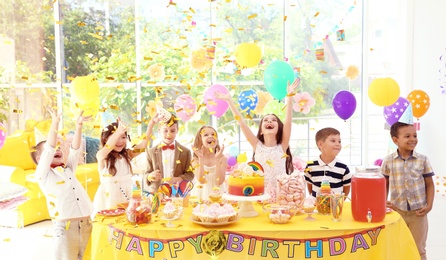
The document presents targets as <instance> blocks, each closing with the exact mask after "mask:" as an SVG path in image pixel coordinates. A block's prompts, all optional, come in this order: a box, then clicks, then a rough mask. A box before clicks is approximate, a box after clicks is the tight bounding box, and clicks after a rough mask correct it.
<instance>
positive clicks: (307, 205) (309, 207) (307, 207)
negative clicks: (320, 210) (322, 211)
mask: <svg viewBox="0 0 446 260" xmlns="http://www.w3.org/2000/svg"><path fill="white" fill-rule="evenodd" d="M314 203H315V199H314V198H313V197H309V198H306V199H305V201H304V205H303V209H304V211H305V213H313V211H314V208H315V207H316V206H315V205H314Z"/></svg>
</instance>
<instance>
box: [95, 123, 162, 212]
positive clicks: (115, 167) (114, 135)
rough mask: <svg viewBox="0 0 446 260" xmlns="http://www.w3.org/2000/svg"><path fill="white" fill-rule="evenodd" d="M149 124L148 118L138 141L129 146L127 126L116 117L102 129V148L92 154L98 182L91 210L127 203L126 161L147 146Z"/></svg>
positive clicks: (128, 177)
mask: <svg viewBox="0 0 446 260" xmlns="http://www.w3.org/2000/svg"><path fill="white" fill-rule="evenodd" d="M153 124H154V121H153V120H150V122H149V125H148V127H147V131H146V134H145V136H143V138H142V141H141V142H140V143H139V144H137V145H135V146H134V147H133V148H132V149H128V148H127V141H128V135H127V131H128V128H127V127H126V126H125V125H124V124H123V123H122V122H121V119H120V118H118V120H117V122H114V123H112V124H110V125H108V126H107V127H105V128H104V129H103V130H102V133H101V145H102V148H101V149H100V150H99V151H98V152H97V154H96V158H97V159H98V169H99V176H100V180H101V184H100V185H99V187H98V190H97V191H96V194H95V196H94V200H93V204H94V208H95V212H98V211H99V210H103V209H112V208H117V207H118V205H119V204H123V203H124V204H125V203H128V201H129V199H130V197H131V188H132V174H133V173H132V167H131V164H130V161H131V160H132V159H133V158H134V157H135V156H137V155H138V154H140V153H141V152H143V151H145V149H146V148H147V144H148V142H149V138H150V136H151V135H152V127H153ZM151 125H152V126H151Z"/></svg>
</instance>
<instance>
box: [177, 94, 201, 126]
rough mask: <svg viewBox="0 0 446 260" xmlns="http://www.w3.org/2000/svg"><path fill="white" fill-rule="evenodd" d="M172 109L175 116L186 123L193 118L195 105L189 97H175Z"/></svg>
mask: <svg viewBox="0 0 446 260" xmlns="http://www.w3.org/2000/svg"><path fill="white" fill-rule="evenodd" d="M174 108H175V112H176V114H177V116H178V117H179V118H180V119H181V120H183V121H188V120H189V119H191V118H192V117H193V116H194V114H195V110H196V109H197V105H196V104H195V100H194V99H193V98H192V97H191V96H189V95H187V94H183V95H181V96H179V97H177V99H176V102H175V105H174Z"/></svg>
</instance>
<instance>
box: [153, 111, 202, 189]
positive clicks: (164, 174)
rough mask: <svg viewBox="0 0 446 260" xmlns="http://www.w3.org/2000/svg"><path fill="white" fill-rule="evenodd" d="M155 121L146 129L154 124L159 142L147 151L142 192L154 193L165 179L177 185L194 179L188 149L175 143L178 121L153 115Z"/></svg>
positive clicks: (172, 117) (173, 117)
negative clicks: (159, 138) (156, 126)
mask: <svg viewBox="0 0 446 260" xmlns="http://www.w3.org/2000/svg"><path fill="white" fill-rule="evenodd" d="M154 119H155V120H151V121H150V122H149V125H148V127H153V126H154V124H155V123H156V122H158V123H159V125H158V132H159V134H160V137H161V142H160V143H159V144H158V145H156V146H154V147H152V148H150V149H148V150H147V161H148V165H147V170H146V173H145V176H146V180H147V182H146V183H145V184H147V185H145V186H146V187H144V190H145V191H147V192H149V193H152V194H153V193H154V192H156V191H157V190H158V188H159V186H160V184H161V181H162V180H163V179H165V180H166V181H167V182H169V183H170V184H175V183H179V182H181V181H182V180H188V181H192V180H193V179H194V173H193V169H192V167H191V152H190V150H189V149H188V148H186V147H185V146H183V145H181V144H180V143H179V142H177V141H175V138H176V136H177V133H178V120H177V119H176V118H175V116H174V115H171V114H170V117H169V118H165V117H161V118H160V115H158V114H157V115H155V117H154Z"/></svg>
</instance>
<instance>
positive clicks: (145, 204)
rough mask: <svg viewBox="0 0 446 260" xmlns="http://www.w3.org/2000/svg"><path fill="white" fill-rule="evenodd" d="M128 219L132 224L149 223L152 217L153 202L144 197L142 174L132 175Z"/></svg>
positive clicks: (127, 210)
mask: <svg viewBox="0 0 446 260" xmlns="http://www.w3.org/2000/svg"><path fill="white" fill-rule="evenodd" d="M126 215H127V220H128V221H129V222H130V223H132V224H147V223H150V220H151V219H152V207H151V202H150V201H149V200H147V199H146V198H143V197H142V192H141V176H140V175H139V174H135V175H134V176H133V177H132V197H131V198H130V201H129V205H128V207H127V209H126Z"/></svg>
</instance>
